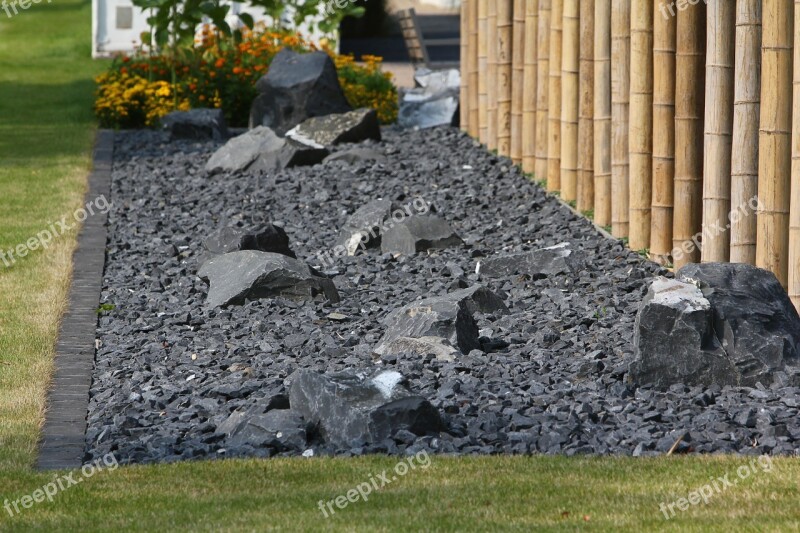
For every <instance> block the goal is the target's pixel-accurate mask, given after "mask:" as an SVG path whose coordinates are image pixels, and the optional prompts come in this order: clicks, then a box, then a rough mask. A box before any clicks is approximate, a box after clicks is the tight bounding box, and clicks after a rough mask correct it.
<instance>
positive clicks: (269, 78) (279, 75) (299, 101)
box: [250, 49, 352, 135]
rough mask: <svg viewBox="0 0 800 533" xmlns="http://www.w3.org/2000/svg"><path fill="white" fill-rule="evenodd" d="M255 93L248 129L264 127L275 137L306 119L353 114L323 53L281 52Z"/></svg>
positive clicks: (332, 66) (334, 69) (331, 62)
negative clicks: (336, 114) (272, 132)
mask: <svg viewBox="0 0 800 533" xmlns="http://www.w3.org/2000/svg"><path fill="white" fill-rule="evenodd" d="M256 89H258V92H259V93H260V94H259V95H258V96H257V97H256V98H255V100H254V101H253V106H252V108H251V111H250V127H251V128H255V127H257V126H267V127H269V128H272V129H273V130H274V131H275V132H276V133H277V134H278V135H285V134H286V132H287V131H289V130H290V129H292V128H294V127H295V126H297V125H298V124H300V123H301V122H303V121H304V120H306V119H308V118H311V117H320V116H324V115H330V114H333V113H346V112H347V111H351V110H352V107H350V104H348V103H347V99H346V98H345V96H344V92H343V91H342V87H341V86H340V85H339V77H338V76H337V74H336V66H335V65H334V64H333V61H332V60H331V58H330V56H328V54H326V53H324V52H313V53H310V54H298V53H297V52H294V51H292V50H289V49H283V50H281V51H280V52H279V53H278V54H277V55H276V56H275V58H274V59H273V60H272V63H271V64H270V67H269V70H268V71H267V74H266V75H264V76H263V77H262V78H261V79H260V80H258V83H256Z"/></svg>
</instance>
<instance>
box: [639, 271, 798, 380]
mask: <svg viewBox="0 0 800 533" xmlns="http://www.w3.org/2000/svg"><path fill="white" fill-rule="evenodd" d="M677 277H678V279H676V280H668V279H665V278H657V279H656V280H655V281H654V282H653V284H652V285H651V287H650V290H649V291H648V294H647V296H646V297H645V298H644V300H643V301H642V304H641V306H640V309H639V313H638V315H637V317H636V326H635V327H636V329H635V332H634V345H635V349H636V360H635V361H634V363H633V365H632V367H631V377H632V378H633V380H634V381H635V382H637V383H640V384H644V383H653V384H655V385H657V386H659V387H668V386H669V385H672V384H676V383H682V384H688V385H706V386H707V385H711V384H717V385H720V386H725V385H731V386H748V387H752V386H754V385H755V384H756V383H761V384H763V385H770V384H772V383H774V382H775V381H776V379H778V376H781V378H780V379H781V380H783V379H786V377H787V376H788V374H791V375H793V376H797V373H798V372H797V368H798V366H799V365H800V354H798V346H800V317H798V315H797V312H796V310H795V309H794V307H793V306H792V304H791V301H790V300H789V298H788V296H787V295H786V292H785V291H784V290H783V288H782V287H781V285H780V283H779V282H778V280H777V279H776V278H775V276H774V275H773V274H772V273H770V272H768V271H766V270H761V269H758V268H756V267H754V266H751V265H742V264H719V263H705V264H701V265H695V264H692V265H688V266H686V267H684V268H683V269H681V270H680V271H679V272H678V275H677ZM787 370H788V371H789V372H788V373H787V372H786V371H787ZM793 379H795V380H796V377H795V378H793Z"/></svg>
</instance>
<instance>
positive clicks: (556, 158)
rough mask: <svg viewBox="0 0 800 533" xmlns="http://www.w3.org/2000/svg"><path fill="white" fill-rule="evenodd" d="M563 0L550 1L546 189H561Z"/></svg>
mask: <svg viewBox="0 0 800 533" xmlns="http://www.w3.org/2000/svg"><path fill="white" fill-rule="evenodd" d="M563 15H564V0H552V1H551V2H550V79H549V81H548V87H547V189H548V190H550V191H558V190H561V45H562V43H561V38H562V30H563V20H562V17H563Z"/></svg>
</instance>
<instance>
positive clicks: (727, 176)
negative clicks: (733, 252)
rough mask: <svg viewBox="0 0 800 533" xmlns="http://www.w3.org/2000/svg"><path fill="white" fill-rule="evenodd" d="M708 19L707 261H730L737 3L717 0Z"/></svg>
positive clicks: (705, 248) (705, 194) (705, 189)
mask: <svg viewBox="0 0 800 533" xmlns="http://www.w3.org/2000/svg"><path fill="white" fill-rule="evenodd" d="M707 9H708V21H707V23H706V35H707V39H708V40H707V43H706V110H705V113H706V114H705V145H704V148H703V151H704V155H705V157H704V162H703V252H702V260H703V262H704V263H707V262H726V261H728V259H730V242H731V241H730V233H729V231H728V229H729V219H728V216H729V215H730V212H731V143H732V141H733V94H734V91H733V72H734V71H733V63H734V57H735V43H734V39H735V35H736V6H735V4H734V3H733V2H730V1H719V0H715V1H712V2H709V5H708V8H707Z"/></svg>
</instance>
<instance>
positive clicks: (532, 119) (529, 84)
mask: <svg viewBox="0 0 800 533" xmlns="http://www.w3.org/2000/svg"><path fill="white" fill-rule="evenodd" d="M523 3H524V8H525V30H524V33H525V44H524V53H523V55H524V62H525V66H524V69H523V92H522V126H521V128H522V170H523V172H527V173H532V172H534V171H535V170H536V97H537V88H538V82H539V80H538V79H537V78H538V76H537V69H538V63H537V53H538V52H537V44H538V37H539V27H538V26H539V0H528V1H527V2H523Z"/></svg>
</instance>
